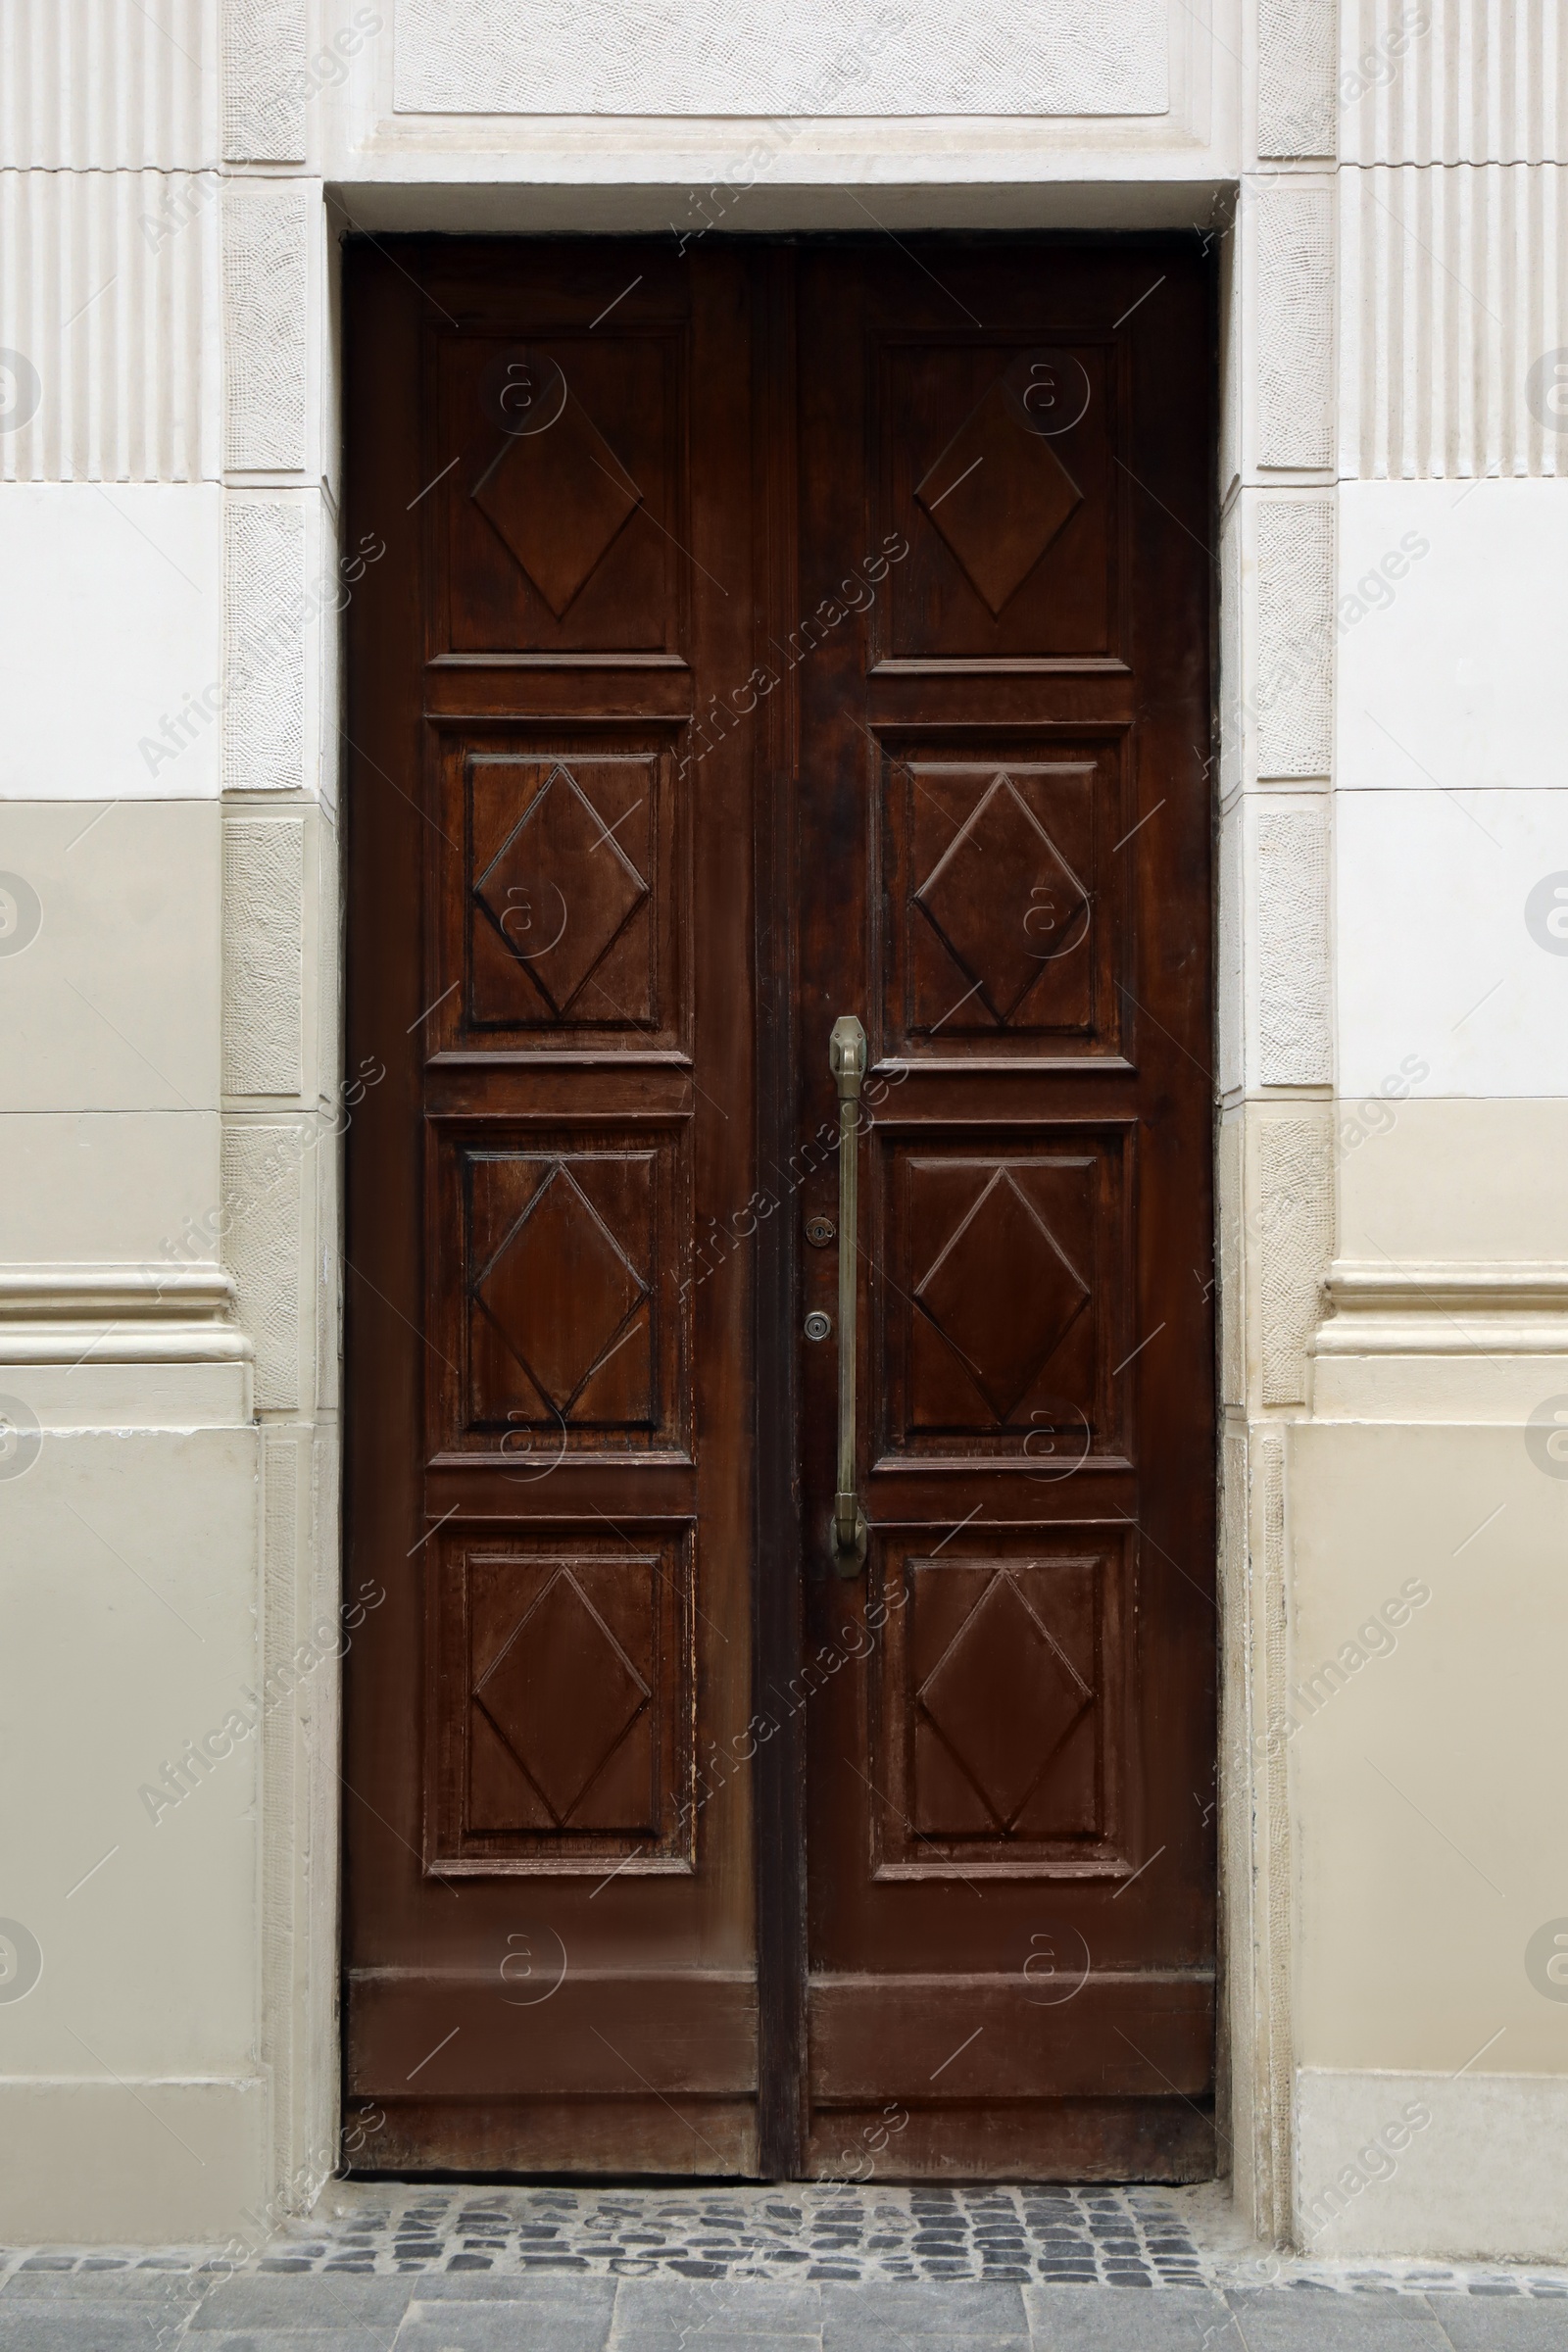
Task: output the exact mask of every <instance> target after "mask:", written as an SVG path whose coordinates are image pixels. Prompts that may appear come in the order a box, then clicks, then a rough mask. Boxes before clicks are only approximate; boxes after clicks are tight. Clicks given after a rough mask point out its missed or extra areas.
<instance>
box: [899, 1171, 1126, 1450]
mask: <svg viewBox="0 0 1568 2352" xmlns="http://www.w3.org/2000/svg"><path fill="white" fill-rule="evenodd" d="M971 1173H972V1183H973V1197H972V1199H971V1200H970V1201H969V1204H968V1205H967V1207H966V1208H965V1210H964V1211H963V1213H962V1214H961V1216H960V1218H959V1220H958V1222H957V1224H956V1227H954V1229H953V1230H952V1231H951V1232H950V1233H949V1234H948V1236H947V1238H946V1240H945V1241H944V1242H943V1243H942V1246H941V1248H940V1249H939V1250H938V1251H937V1254H936V1255H935V1257H934V1258H933V1259H932V1261H931V1262H930V1264H929V1265H928V1266H927V1267H926V1269H925V1271H924V1273H923V1274H921V1275H920V1277H919V1279H918V1281H917V1283H916V1285H915V1292H914V1297H915V1303H916V1305H917V1306H918V1308H919V1309H920V1311H921V1312H922V1313H923V1314H924V1315H925V1317H926V1318H927V1319H928V1321H929V1322H930V1323H931V1324H932V1325H933V1326H934V1328H935V1329H936V1330H937V1331H938V1332H939V1333H940V1334H941V1337H942V1338H943V1339H944V1340H945V1341H946V1342H947V1345H948V1347H949V1348H951V1349H952V1351H953V1353H954V1354H955V1355H956V1357H957V1358H958V1361H959V1362H960V1363H961V1364H962V1365H963V1367H964V1369H965V1371H966V1372H967V1373H968V1375H969V1378H970V1380H971V1381H972V1382H973V1384H974V1386H975V1388H977V1389H978V1390H979V1392H980V1394H981V1396H982V1397H984V1398H985V1400H986V1402H987V1404H988V1405H989V1406H990V1408H991V1411H992V1414H993V1415H994V1417H995V1419H996V1420H997V1421H998V1422H1005V1421H1006V1420H1007V1419H1008V1417H1009V1415H1010V1414H1011V1413H1012V1412H1013V1410H1014V1408H1015V1407H1016V1406H1017V1405H1018V1404H1019V1403H1020V1402H1021V1401H1022V1399H1023V1398H1024V1397H1026V1396H1027V1394H1028V1392H1029V1390H1030V1389H1031V1387H1032V1386H1033V1384H1034V1382H1035V1380H1036V1378H1037V1377H1038V1375H1039V1373H1040V1372H1041V1370H1042V1369H1043V1367H1044V1365H1045V1364H1046V1362H1047V1360H1048V1359H1049V1358H1050V1357H1051V1356H1052V1355H1053V1354H1054V1352H1055V1350H1056V1348H1058V1347H1059V1346H1060V1345H1061V1342H1062V1341H1063V1339H1064V1338H1065V1337H1066V1335H1067V1333H1068V1332H1069V1331H1070V1330H1071V1328H1072V1326H1073V1325H1074V1323H1075V1322H1076V1321H1077V1320H1078V1317H1079V1316H1080V1314H1081V1313H1082V1312H1083V1309H1084V1307H1085V1305H1086V1303H1087V1301H1088V1299H1089V1285H1088V1283H1087V1282H1086V1281H1085V1280H1084V1278H1083V1276H1082V1275H1081V1274H1080V1273H1079V1272H1078V1269H1077V1268H1076V1266H1074V1265H1073V1263H1072V1261H1071V1259H1070V1258H1069V1257H1068V1256H1067V1254H1066V1252H1065V1250H1063V1249H1062V1248H1061V1246H1060V1244H1059V1243H1058V1242H1057V1241H1056V1239H1055V1238H1054V1235H1053V1234H1052V1232H1051V1230H1050V1228H1049V1227H1048V1226H1047V1224H1046V1222H1045V1219H1044V1218H1043V1217H1042V1215H1041V1213H1040V1211H1039V1209H1038V1208H1037V1207H1036V1206H1035V1205H1034V1203H1033V1202H1032V1201H1029V1200H1028V1199H1027V1198H1026V1197H1025V1195H1024V1193H1023V1191H1022V1190H1021V1188H1020V1186H1019V1184H1018V1183H1017V1181H1016V1180H1015V1178H1014V1176H1013V1174H1012V1171H1011V1170H1010V1169H1008V1168H1006V1167H995V1168H992V1169H990V1170H987V1169H986V1168H985V1167H984V1166H983V1165H982V1166H980V1167H978V1168H974V1169H973V1170H972V1172H971ZM966 1189H967V1188H966Z"/></svg>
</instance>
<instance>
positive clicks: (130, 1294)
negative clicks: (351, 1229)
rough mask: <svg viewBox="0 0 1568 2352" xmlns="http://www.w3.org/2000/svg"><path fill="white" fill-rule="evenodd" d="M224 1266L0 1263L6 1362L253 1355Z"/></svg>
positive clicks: (0, 1328)
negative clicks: (238, 1319)
mask: <svg viewBox="0 0 1568 2352" xmlns="http://www.w3.org/2000/svg"><path fill="white" fill-rule="evenodd" d="M233 1307H234V1278H233V1276H232V1275H231V1274H230V1273H229V1272H228V1270H227V1268H226V1267H223V1266H220V1265H215V1264H211V1263H208V1264H198V1265H191V1266H175V1265H169V1266H149V1265H11V1266H0V1364H62V1363H66V1364H75V1363H80V1362H84V1361H85V1360H86V1359H87V1358H88V1357H89V1356H90V1357H91V1358H92V1360H93V1362H94V1363H100V1364H106V1363H107V1364H167V1363H185V1364H223V1363H244V1362H248V1361H249V1360H250V1358H251V1356H252V1355H253V1354H254V1352H255V1350H254V1348H253V1346H252V1343H251V1340H250V1337H249V1335H248V1334H247V1333H246V1332H244V1331H242V1330H240V1328H239V1327H238V1325H237V1324H236V1323H235V1322H234V1321H233V1320H232V1316H233Z"/></svg>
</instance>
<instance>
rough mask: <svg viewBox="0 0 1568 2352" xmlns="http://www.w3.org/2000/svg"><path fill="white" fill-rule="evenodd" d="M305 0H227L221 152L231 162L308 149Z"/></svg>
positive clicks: (299, 157) (278, 160) (300, 155)
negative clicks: (306, 130) (305, 94)
mask: <svg viewBox="0 0 1568 2352" xmlns="http://www.w3.org/2000/svg"><path fill="white" fill-rule="evenodd" d="M305 41H306V25H305V0H225V5H224V8H223V153H224V155H225V156H226V157H227V158H228V159H229V160H230V161H231V162H233V163H254V164H296V163H300V162H302V161H303V159H304V155H305V96H304V80H305V74H304V67H305Z"/></svg>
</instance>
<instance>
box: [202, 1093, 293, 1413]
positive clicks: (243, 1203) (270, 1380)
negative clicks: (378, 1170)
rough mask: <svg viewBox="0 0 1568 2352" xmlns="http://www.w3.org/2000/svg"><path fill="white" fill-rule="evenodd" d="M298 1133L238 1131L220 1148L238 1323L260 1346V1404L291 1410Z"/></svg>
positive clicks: (226, 1244) (225, 1227)
mask: <svg viewBox="0 0 1568 2352" xmlns="http://www.w3.org/2000/svg"><path fill="white" fill-rule="evenodd" d="M305 1156H306V1152H305V1138H304V1136H303V1134H302V1132H301V1130H300V1129H299V1128H298V1127H262V1126H252V1125H250V1124H249V1123H247V1124H246V1125H244V1126H234V1127H230V1128H228V1129H227V1131H226V1132H225V1134H224V1136H223V1145H222V1185H221V1189H222V1203H223V1231H224V1252H225V1255H226V1257H227V1259H228V1263H229V1265H230V1266H231V1267H232V1268H233V1273H234V1285H235V1291H236V1295H237V1303H238V1312H239V1319H240V1322H241V1324H242V1325H243V1327H244V1329H245V1330H246V1331H248V1332H249V1333H250V1335H251V1337H252V1340H253V1341H254V1343H255V1348H256V1405H257V1410H258V1411H260V1412H289V1411H292V1410H294V1409H295V1408H296V1407H297V1406H298V1404H299V1401H300V1364H299V1353H300V1163H301V1161H302V1159H303V1158H304V1157H305Z"/></svg>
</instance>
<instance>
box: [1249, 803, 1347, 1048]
mask: <svg viewBox="0 0 1568 2352" xmlns="http://www.w3.org/2000/svg"><path fill="white" fill-rule="evenodd" d="M1257 957H1258V985H1257V1074H1258V1079H1259V1081H1260V1083H1261V1084H1262V1085H1264V1086H1326V1085H1327V1084H1328V1082H1329V1080H1330V1078H1331V1077H1332V1076H1333V1068H1334V1065H1333V1053H1332V1037H1331V1032H1330V1026H1329V1005H1330V988H1329V843H1328V811H1327V809H1326V808H1323V809H1263V810H1262V811H1261V813H1260V814H1259V816H1258V820H1257Z"/></svg>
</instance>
